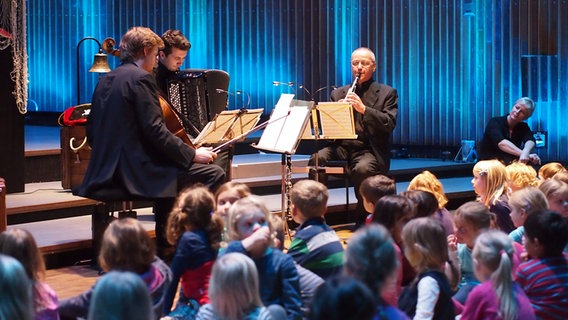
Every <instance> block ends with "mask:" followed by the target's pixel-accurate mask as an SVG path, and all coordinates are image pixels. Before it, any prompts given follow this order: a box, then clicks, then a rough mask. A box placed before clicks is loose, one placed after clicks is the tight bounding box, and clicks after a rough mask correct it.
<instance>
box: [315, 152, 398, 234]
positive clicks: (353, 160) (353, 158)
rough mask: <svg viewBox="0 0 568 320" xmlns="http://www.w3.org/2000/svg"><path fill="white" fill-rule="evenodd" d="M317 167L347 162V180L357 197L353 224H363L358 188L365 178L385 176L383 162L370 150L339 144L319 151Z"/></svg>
mask: <svg viewBox="0 0 568 320" xmlns="http://www.w3.org/2000/svg"><path fill="white" fill-rule="evenodd" d="M317 155H318V166H322V167H324V166H325V165H326V163H327V162H328V161H337V160H342V161H347V165H348V168H349V173H348V174H349V179H350V180H351V183H353V186H354V187H355V196H356V197H357V207H356V212H355V221H354V222H355V224H356V225H361V224H364V223H365V217H366V216H367V213H366V212H365V208H364V207H363V200H362V199H361V196H360V195H359V186H360V185H361V182H363V180H365V179H366V178H367V177H371V176H374V175H377V174H386V173H387V171H388V168H386V165H385V164H384V163H385V162H384V161H383V160H382V159H377V157H375V154H374V153H373V152H372V150H370V149H366V148H349V147H345V146H342V145H341V144H340V143H339V142H336V143H333V144H330V145H329V146H327V147H325V148H323V149H321V150H319V151H318V153H317ZM309 165H310V166H313V165H315V159H314V156H313V155H312V157H311V158H310V161H309Z"/></svg>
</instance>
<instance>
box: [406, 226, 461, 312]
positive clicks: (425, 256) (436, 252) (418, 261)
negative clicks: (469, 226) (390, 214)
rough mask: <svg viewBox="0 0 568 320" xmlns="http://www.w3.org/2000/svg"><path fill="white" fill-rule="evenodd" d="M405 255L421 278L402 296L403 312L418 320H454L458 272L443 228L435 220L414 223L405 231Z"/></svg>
mask: <svg viewBox="0 0 568 320" xmlns="http://www.w3.org/2000/svg"><path fill="white" fill-rule="evenodd" d="M402 240H403V243H404V254H405V255H406V257H407V258H408V261H409V262H410V264H411V265H412V266H413V267H414V268H415V269H416V271H417V273H418V276H417V277H416V279H415V280H414V282H413V283H412V284H411V285H410V286H409V287H407V288H406V289H405V290H404V291H403V292H402V294H401V296H400V299H399V301H398V306H399V308H400V309H401V310H402V311H404V312H405V313H406V314H407V315H408V316H409V317H410V318H414V319H442V320H445V319H452V320H453V319H454V318H455V313H454V303H453V301H452V292H453V290H452V288H453V287H454V285H453V284H450V282H449V281H448V278H447V277H446V274H445V272H446V270H445V269H446V268H448V269H449V270H448V272H449V274H450V275H451V278H452V279H455V280H453V281H454V282H457V279H458V272H459V271H458V269H457V267H456V266H454V264H453V263H450V261H449V256H448V242H447V241H446V232H445V231H444V228H443V227H442V225H441V224H440V223H439V222H438V221H436V220H435V219H433V218H416V219H413V220H410V221H409V222H408V223H407V224H406V225H405V226H404V228H403V229H402Z"/></svg>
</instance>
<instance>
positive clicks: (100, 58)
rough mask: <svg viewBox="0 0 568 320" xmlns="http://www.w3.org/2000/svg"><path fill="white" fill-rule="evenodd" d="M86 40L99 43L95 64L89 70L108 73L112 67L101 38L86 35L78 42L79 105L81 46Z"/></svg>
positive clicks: (79, 102) (78, 92)
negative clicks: (100, 40) (104, 51)
mask: <svg viewBox="0 0 568 320" xmlns="http://www.w3.org/2000/svg"><path fill="white" fill-rule="evenodd" d="M86 40H93V41H95V42H96V43H97V44H98V45H99V52H98V53H97V54H95V57H94V60H93V65H92V66H91V68H90V69H89V72H97V73H106V72H110V67H109V65H108V59H107V55H106V54H104V53H103V47H102V45H101V43H100V42H99V40H97V39H95V38H93V37H85V38H83V39H81V40H80V41H79V43H77V105H79V104H81V78H80V70H79V48H80V47H81V43H83V42H85V41H86Z"/></svg>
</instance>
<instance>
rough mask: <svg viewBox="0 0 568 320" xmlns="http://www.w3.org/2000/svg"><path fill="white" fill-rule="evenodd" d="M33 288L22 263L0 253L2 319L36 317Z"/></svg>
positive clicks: (23, 319) (30, 318)
mask: <svg viewBox="0 0 568 320" xmlns="http://www.w3.org/2000/svg"><path fill="white" fill-rule="evenodd" d="M32 290H33V289H32V283H31V281H30V279H29V277H28V276H27V275H26V271H25V270H24V267H23V266H22V264H21V263H20V262H19V261H18V260H16V259H14V258H12V257H10V256H7V255H3V254H0V319H6V320H8V319H18V320H32V319H34V302H33V293H32Z"/></svg>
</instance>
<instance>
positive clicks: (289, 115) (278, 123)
mask: <svg viewBox="0 0 568 320" xmlns="http://www.w3.org/2000/svg"><path fill="white" fill-rule="evenodd" d="M312 107H313V102H306V101H296V100H294V95H293V94H286V93H284V94H282V95H281V96H280V99H279V100H278V103H277V104H276V106H275V108H274V110H273V112H272V115H271V116H270V119H269V121H268V125H267V126H266V128H265V129H264V132H263V133H262V136H261V137H260V140H259V141H258V144H256V145H253V147H255V148H257V149H261V150H264V151H269V152H275V153H280V154H282V206H281V209H282V220H283V225H284V232H285V234H286V235H287V236H288V238H289V239H291V238H292V237H291V235H290V228H289V227H288V223H287V221H288V218H290V217H291V212H290V207H291V206H290V202H291V201H290V190H291V188H292V169H291V168H292V157H291V155H292V154H294V153H296V149H297V148H298V144H299V143H300V139H301V136H302V132H304V131H305V130H306V126H307V124H308V119H309V117H310V111H311V109H312Z"/></svg>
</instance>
